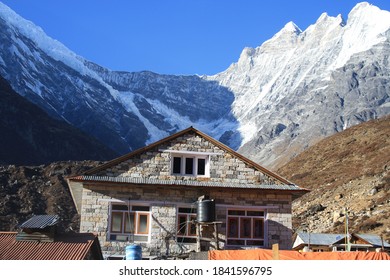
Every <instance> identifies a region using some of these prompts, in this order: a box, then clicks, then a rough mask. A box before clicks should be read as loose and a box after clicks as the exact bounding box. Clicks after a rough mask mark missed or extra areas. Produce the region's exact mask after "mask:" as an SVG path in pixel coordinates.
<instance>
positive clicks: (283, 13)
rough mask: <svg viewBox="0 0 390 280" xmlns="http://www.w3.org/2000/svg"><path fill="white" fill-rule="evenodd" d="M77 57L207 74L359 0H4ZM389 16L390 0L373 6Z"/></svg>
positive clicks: (115, 65) (129, 67)
mask: <svg viewBox="0 0 390 280" xmlns="http://www.w3.org/2000/svg"><path fill="white" fill-rule="evenodd" d="M0 1H1V2H3V3H4V4H6V5H8V6H9V7H10V8H11V9H13V10H14V11H15V12H16V13H18V14H19V15H21V16H22V17H24V18H26V19H28V20H31V21H32V22H34V23H35V24H37V25H38V26H40V27H42V29H43V30H44V31H45V32H46V33H47V34H48V35H49V36H51V37H53V38H54V39H57V40H59V41H60V42H62V43H63V44H65V45H66V46H67V47H68V48H70V49H71V50H72V51H74V52H75V53H77V54H79V55H81V56H83V57H85V58H86V59H88V60H90V61H92V62H95V63H97V64H99V65H102V66H104V67H107V68H109V69H111V70H118V71H142V70H149V71H153V72H156V73H160V74H184V75H190V74H208V75H213V74H216V73H218V72H221V71H224V70H225V69H226V68H228V67H229V65H230V64H231V63H233V62H236V61H237V60H238V58H239V55H240V53H241V51H242V49H243V48H244V47H257V46H259V45H261V44H262V43H263V42H264V41H266V40H268V39H269V38H271V37H272V36H273V35H274V34H275V33H276V32H278V31H279V30H280V29H281V28H283V26H284V25H285V24H286V23H287V22H289V21H293V22H294V23H295V24H296V25H298V26H299V27H300V28H301V29H302V30H305V29H306V28H307V27H308V26H309V25H310V24H313V23H315V21H316V20H317V19H318V17H319V16H320V15H321V14H322V13H323V12H327V13H328V14H329V15H331V16H337V15H338V14H342V15H343V17H344V19H347V16H348V13H349V11H350V10H351V9H352V8H353V7H354V6H355V5H356V4H357V3H359V2H361V1H353V0H321V1H313V0H310V1H308V0H295V1H291V0H289V1H288V0H272V1H261V0H235V1H233V0H137V1H134V0H62V1H53V0H34V1H26V0H0ZM368 2H369V3H372V4H374V5H376V6H378V7H379V8H381V9H384V10H390V1H389V0H377V1H376V0H372V1H368Z"/></svg>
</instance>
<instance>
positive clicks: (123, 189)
mask: <svg viewBox="0 0 390 280" xmlns="http://www.w3.org/2000/svg"><path fill="white" fill-rule="evenodd" d="M69 186H70V190H71V193H72V196H73V199H74V201H75V204H76V207H77V209H78V212H79V213H80V215H81V222H80V231H81V232H94V233H97V234H98V236H99V240H100V242H101V246H102V250H103V253H104V255H105V256H106V257H108V256H118V257H123V255H124V248H125V246H126V245H127V244H128V243H129V242H131V243H139V244H141V245H142V247H143V256H144V257H148V256H149V255H150V257H153V256H156V255H177V254H182V253H186V252H189V251H193V250H197V251H199V249H201V250H210V249H217V248H222V249H228V248H231V249H232V248H248V247H260V248H270V247H271V246H272V244H274V243H279V246H280V248H281V249H291V235H292V221H291V203H292V200H293V199H294V198H295V197H298V196H300V195H302V194H304V193H305V192H307V190H305V189H303V188H300V187H298V186H296V185H294V184H293V183H291V182H289V181H287V180H286V179H284V178H282V177H280V176H278V175H276V174H275V173H273V172H271V171H269V170H267V169H265V168H263V167H261V166H260V165H258V164H256V163H254V162H253V161H251V160H249V159H247V158H245V157H244V156H242V155H240V154H239V153H237V152H235V151H233V150H232V149H230V148H229V147H227V146H225V145H223V144H222V143H220V142H218V141H217V140H215V139H213V138H211V137H210V136H207V135H206V134H204V133H202V132H200V131H198V130H196V129H194V128H192V127H190V128H188V129H185V130H183V131H181V132H178V133H176V134H174V135H171V136H169V137H167V138H165V139H162V140H160V141H158V142H156V143H153V144H150V145H149V146H147V147H144V148H141V149H139V150H136V151H134V152H131V153H129V154H127V155H124V156H122V157H119V158H117V159H114V160H112V161H109V162H107V163H105V164H102V165H101V166H98V167H96V168H94V169H92V170H90V171H88V172H86V173H85V174H84V175H80V176H76V177H72V178H69ZM199 197H204V198H205V200H204V201H203V202H205V203H208V202H213V203H209V204H206V205H208V206H207V209H202V208H201V207H200V206H202V207H203V205H204V204H201V203H203V202H202V201H201V202H199V203H197V201H198V198H199ZM208 198H209V199H208ZM214 204H215V209H213V205H214ZM197 205H198V206H199V207H198V208H199V209H198V211H201V212H202V211H203V210H206V212H208V211H211V212H215V219H214V218H211V220H210V221H207V222H206V223H197V222H199V215H198V217H197V214H200V213H199V212H198V213H197V207H196V206H197ZM209 206H210V207H211V209H208V207H209ZM202 213H203V212H202ZM213 214H214V213H213ZM211 216H213V215H211ZM200 221H203V220H200ZM209 222H211V223H209ZM200 224H201V226H199V225H200ZM198 226H199V227H198ZM197 228H198V230H199V234H197ZM216 230H217V232H218V233H217V234H218V243H217V242H216V236H215V235H216ZM197 237H199V238H200V242H199V239H197ZM199 243H200V244H199ZM199 246H200V248H199Z"/></svg>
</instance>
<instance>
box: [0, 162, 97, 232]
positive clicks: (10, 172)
mask: <svg viewBox="0 0 390 280" xmlns="http://www.w3.org/2000/svg"><path fill="white" fill-rule="evenodd" d="M98 163H99V162H95V161H80V162H71V161H68V162H56V163H51V164H49V165H40V166H15V165H8V166H4V165H3V166H0V231H14V230H17V226H18V224H20V223H22V222H24V221H26V220H27V219H29V218H30V217H31V216H32V215H33V214H35V215H43V214H50V215H54V214H58V215H59V216H60V217H61V219H62V221H61V223H60V231H70V230H75V231H78V228H79V216H78V215H77V212H76V208H75V206H74V204H73V200H72V197H71V194H70V192H69V189H68V187H67V183H66V179H65V178H66V177H67V176H72V175H76V174H80V173H83V172H84V171H85V170H88V169H90V168H92V167H95V166H97V164H98Z"/></svg>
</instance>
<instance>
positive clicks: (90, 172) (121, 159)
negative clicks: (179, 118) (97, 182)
mask: <svg viewBox="0 0 390 280" xmlns="http://www.w3.org/2000/svg"><path fill="white" fill-rule="evenodd" d="M187 133H193V134H196V135H198V136H200V137H202V138H204V139H206V140H207V141H209V142H211V143H212V144H214V145H215V146H217V147H219V148H220V149H221V150H224V151H225V152H227V153H229V154H231V155H232V156H235V157H237V158H239V159H240V160H242V161H243V162H245V163H246V164H248V165H249V166H251V167H252V168H254V169H256V170H258V171H261V172H262V173H264V174H267V175H268V176H270V177H273V178H275V179H277V180H278V181H280V182H282V183H283V184H286V185H295V184H293V183H292V182H290V181H288V180H287V179H285V178H283V177H281V176H279V175H277V174H275V173H274V172H272V171H270V170H268V169H266V168H264V167H262V166H260V165H259V164H257V163H255V162H254V161H252V160H250V159H248V158H246V157H244V156H243V155H241V154H239V153H237V152H236V151H234V150H233V149H231V148H229V147H228V146H226V145H225V144H222V143H221V142H219V141H218V140H216V139H214V138H212V137H210V136H209V135H207V134H205V133H203V132H201V131H199V130H197V129H195V128H193V127H192V126H191V127H189V128H187V129H184V130H182V131H179V132H177V133H175V134H172V135H170V136H168V137H166V138H164V139H161V140H159V141H157V142H154V143H152V144H150V145H148V146H145V147H143V148H140V149H138V150H135V151H133V152H130V153H128V154H126V155H123V156H121V157H118V158H115V159H113V160H111V161H108V162H107V163H104V164H102V165H100V166H97V167H95V168H92V169H90V170H88V171H87V172H85V175H87V176H88V175H90V176H93V175H94V174H96V173H97V172H100V171H102V170H105V169H107V168H110V167H112V166H115V165H118V164H120V163H122V162H124V161H126V160H128V159H130V158H132V157H134V156H136V155H139V154H141V153H144V152H147V151H150V150H152V149H154V148H155V147H158V146H160V145H163V144H164V143H167V142H170V141H172V140H173V139H175V138H178V137H180V136H183V135H185V134H187ZM80 179H81V178H80ZM299 189H300V190H303V191H308V190H305V189H303V188H299Z"/></svg>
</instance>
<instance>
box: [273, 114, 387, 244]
mask: <svg viewBox="0 0 390 280" xmlns="http://www.w3.org/2000/svg"><path fill="white" fill-rule="evenodd" d="M389 170H390V116H387V117H384V118H381V119H379V120H373V121H369V122H366V123H363V124H360V125H357V126H354V127H351V128H349V129H347V130H345V131H343V132H340V133H338V134H335V135H333V136H330V137H328V138H326V139H324V140H322V141H320V142H319V143H317V144H316V145H314V146H312V147H311V148H309V149H307V150H306V151H305V152H303V153H301V154H300V155H298V156H297V157H296V158H294V159H293V160H291V161H290V162H289V163H287V164H286V165H284V166H283V167H281V168H280V169H279V170H278V173H279V174H281V175H282V176H284V177H286V178H288V179H289V180H291V181H292V182H294V183H296V184H298V185H300V186H303V187H305V188H308V189H311V190H312V191H311V192H310V193H308V194H306V195H304V196H303V197H301V198H299V199H297V200H296V201H294V203H293V224H294V228H295V230H300V229H303V228H309V229H310V230H311V231H313V232H343V231H344V230H345V223H344V221H345V216H344V215H345V209H347V212H348V216H349V218H350V230H352V231H355V232H360V233H376V234H382V235H384V237H385V238H386V239H390V218H389V216H390V172H389Z"/></svg>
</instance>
